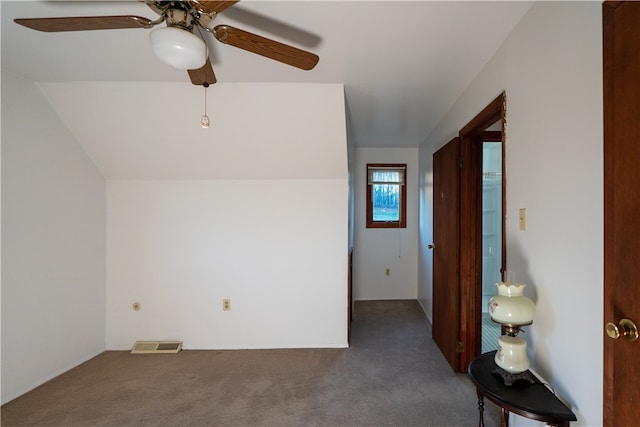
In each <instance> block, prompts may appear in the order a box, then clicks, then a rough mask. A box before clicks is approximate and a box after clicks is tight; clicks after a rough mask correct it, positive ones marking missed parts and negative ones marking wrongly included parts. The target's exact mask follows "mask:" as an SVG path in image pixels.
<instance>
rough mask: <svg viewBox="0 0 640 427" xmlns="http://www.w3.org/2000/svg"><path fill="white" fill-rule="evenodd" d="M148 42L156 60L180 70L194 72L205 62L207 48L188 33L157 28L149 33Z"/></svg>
mask: <svg viewBox="0 0 640 427" xmlns="http://www.w3.org/2000/svg"><path fill="white" fill-rule="evenodd" d="M149 40H150V42H151V48H152V49H153V52H154V53H155V54H156V56H157V57H158V59H160V60H161V61H162V62H164V63H166V64H169V65H171V66H173V67H175V68H178V69H180V70H196V69H198V68H200V67H202V66H203V65H204V64H205V62H206V61H207V46H206V45H205V43H204V41H203V40H202V39H201V38H200V37H198V36H196V35H195V34H193V33H190V32H189V31H186V30H183V29H180V28H175V27H158V28H155V29H153V30H152V31H151V33H150V34H149Z"/></svg>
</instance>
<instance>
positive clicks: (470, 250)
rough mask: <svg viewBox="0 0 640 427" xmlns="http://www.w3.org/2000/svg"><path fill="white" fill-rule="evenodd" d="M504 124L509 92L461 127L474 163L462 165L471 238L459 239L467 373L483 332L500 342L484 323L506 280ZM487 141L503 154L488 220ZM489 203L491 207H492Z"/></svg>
mask: <svg viewBox="0 0 640 427" xmlns="http://www.w3.org/2000/svg"><path fill="white" fill-rule="evenodd" d="M505 128H506V95H505V93H502V94H500V95H499V96H498V97H497V98H496V99H494V100H493V101H492V102H491V103H490V104H489V105H487V107H485V108H484V109H483V110H482V111H481V112H480V113H478V115H477V116H476V117H474V118H473V119H472V120H471V121H470V122H469V123H468V124H467V125H466V126H464V127H463V128H462V129H461V130H460V144H461V145H460V152H461V155H462V157H463V158H465V159H468V160H469V161H468V165H469V167H464V168H462V169H461V176H460V236H466V237H465V238H464V239H463V238H461V239H460V335H461V341H462V342H463V343H465V348H466V351H465V352H463V353H462V354H461V358H460V368H461V369H460V370H461V371H462V372H464V371H466V369H467V367H468V366H469V363H471V361H472V360H473V359H474V358H475V357H476V356H478V355H479V354H481V353H482V352H483V346H482V337H483V330H484V331H485V333H486V334H487V335H488V334H489V333H491V335H492V338H488V339H487V341H489V340H491V341H493V342H495V343H497V338H495V339H494V338H493V336H495V332H496V330H495V329H494V327H493V325H492V324H491V323H492V322H491V321H490V320H489V321H488V322H486V321H485V322H484V327H483V311H485V310H486V304H485V303H484V302H485V301H484V299H485V298H483V296H484V295H485V294H486V295H489V294H494V293H495V289H496V288H495V283H496V282H498V281H500V280H501V279H502V275H503V274H504V271H505V268H506V261H507V257H506V237H505V214H506V202H505V194H506V192H505V190H506V182H505V181H506V180H505V174H504V172H505V136H506V135H505ZM486 143H487V144H488V143H496V144H497V145H494V146H491V147H492V148H490V149H491V150H495V151H496V153H492V154H494V155H497V153H498V152H499V153H500V156H499V161H498V163H499V165H500V169H499V170H495V171H487V173H488V172H498V173H500V175H499V178H498V176H497V175H496V174H491V175H494V176H493V178H494V181H495V182H494V184H495V185H494V193H496V194H495V196H496V197H494V199H495V200H493V203H492V205H493V206H492V208H491V209H492V210H494V213H493V215H494V216H495V217H496V218H495V219H494V220H493V221H489V220H488V218H484V213H485V212H484V209H485V206H484V203H483V202H484V200H485V199H487V198H489V197H488V196H487V195H485V194H484V192H483V186H484V184H485V181H487V180H484V179H483V175H484V173H485V172H484V166H485V163H488V162H489V159H490V158H491V155H490V154H489V153H488V152H487V153H486V155H485V149H484V148H485V144H486ZM487 147H490V146H489V145H487ZM485 160H486V162H485ZM494 161H496V160H494ZM493 169H496V168H493ZM498 182H499V183H500V187H499V190H498V186H497V183H498ZM498 192H499V194H500V201H499V203H498V201H497V199H498V198H497V193H498ZM486 207H487V208H488V205H487V206H486ZM485 219H487V221H485ZM490 228H493V229H494V230H493V232H492V233H486V234H487V235H489V234H492V236H485V232H486V231H488V230H489V229H490ZM485 237H488V239H485ZM496 239H497V240H496ZM489 241H493V242H494V243H493V246H492V247H491V250H488V248H485V246H487V245H488V242H489ZM498 248H500V250H499V251H498ZM485 249H486V250H485ZM498 252H499V254H498ZM489 264H492V265H489ZM496 268H497V271H496ZM483 282H484V283H483ZM491 289H492V291H490V290H491ZM487 351H490V350H487Z"/></svg>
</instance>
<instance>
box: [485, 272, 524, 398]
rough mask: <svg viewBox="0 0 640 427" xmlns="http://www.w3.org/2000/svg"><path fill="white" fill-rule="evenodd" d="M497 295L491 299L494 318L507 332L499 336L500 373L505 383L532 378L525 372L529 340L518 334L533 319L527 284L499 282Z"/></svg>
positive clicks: (490, 308)
mask: <svg viewBox="0 0 640 427" xmlns="http://www.w3.org/2000/svg"><path fill="white" fill-rule="evenodd" d="M496 286H497V287H498V295H494V296H493V297H491V299H490V300H489V313H490V315H491V319H492V320H493V321H494V322H496V323H499V324H500V325H502V327H503V328H502V329H503V331H504V335H502V336H500V338H498V351H497V352H496V356H495V362H496V365H498V369H497V370H496V371H494V372H495V373H497V374H499V375H500V376H501V377H502V379H503V380H504V383H505V384H506V385H511V384H512V383H513V382H514V381H516V380H519V379H523V380H530V378H529V376H528V375H525V374H524V372H525V371H526V370H527V369H529V357H528V356H527V342H526V341H525V340H524V339H522V338H520V337H518V336H517V335H518V332H520V328H521V327H523V326H527V325H531V324H532V323H533V314H534V312H535V305H534V303H533V301H531V300H530V299H529V298H527V297H526V296H524V295H523V292H524V288H525V286H526V285H525V284H524V283H516V282H498V283H496Z"/></svg>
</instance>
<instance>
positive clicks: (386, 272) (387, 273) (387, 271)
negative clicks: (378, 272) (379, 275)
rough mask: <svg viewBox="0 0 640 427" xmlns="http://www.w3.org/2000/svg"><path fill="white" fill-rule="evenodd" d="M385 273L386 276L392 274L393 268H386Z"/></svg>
mask: <svg viewBox="0 0 640 427" xmlns="http://www.w3.org/2000/svg"><path fill="white" fill-rule="evenodd" d="M384 275H385V276H391V269H390V268H385V269H384Z"/></svg>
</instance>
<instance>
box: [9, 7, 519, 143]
mask: <svg viewBox="0 0 640 427" xmlns="http://www.w3.org/2000/svg"><path fill="white" fill-rule="evenodd" d="M530 6H531V2H528V1H526V2H525V1H515V2H508V1H470V2H459V1H441V2H437V1H408V2H400V1H250V0H244V1H241V2H240V3H238V4H237V5H235V6H233V7H231V8H230V9H227V11H225V12H223V13H222V14H221V16H219V17H217V18H216V21H217V23H227V24H230V25H234V26H237V27H240V28H242V29H246V30H248V31H251V32H255V33H258V34H261V35H264V36H267V37H271V38H274V39H277V40H280V41H283V42H285V43H287V44H292V45H294V46H297V47H300V48H303V49H305V50H309V51H312V52H314V53H317V54H318V55H319V56H320V62H319V63H318V65H317V66H316V68H315V69H313V70H311V71H301V70H298V69H296V68H292V67H289V66H286V65H282V64H280V63H278V62H274V61H271V60H268V59H266V58H263V57H260V56H256V55H253V54H251V53H248V52H245V51H242V50H240V49H237V48H234V47H231V46H227V45H223V44H221V43H219V42H218V41H216V40H214V39H213V38H212V36H211V35H209V34H206V36H207V37H209V38H210V40H209V45H210V52H211V57H212V62H213V65H214V70H215V73H216V76H217V79H218V82H229V83H232V82H284V83H297V82H300V83H343V84H344V86H345V93H346V103H347V112H348V129H349V138H350V141H351V142H352V143H353V144H354V145H356V146H359V147H393V146H397V147H417V146H419V145H420V144H421V143H422V142H424V140H425V139H426V137H427V136H428V135H429V133H430V131H431V130H432V129H433V127H434V126H435V125H436V124H437V123H438V121H439V120H440V119H441V118H442V117H443V116H444V114H445V113H446V112H447V110H448V109H449V108H450V107H451V105H452V104H453V103H454V101H455V100H456V99H457V97H458V96H459V95H460V94H461V93H462V91H463V90H464V89H465V88H466V87H467V86H468V85H469V84H470V82H471V81H472V79H473V78H474V77H475V76H476V75H477V74H478V72H479V71H480V70H481V69H482V67H483V66H484V64H486V63H487V61H488V60H489V58H490V57H491V56H492V55H493V53H494V52H495V51H496V50H497V49H498V47H499V46H500V45H501V43H502V42H503V41H504V39H505V38H506V37H507V35H508V34H509V33H510V32H511V30H512V29H513V28H514V27H515V25H516V24H517V23H518V21H519V20H520V19H521V18H522V16H523V15H524V14H525V13H526V12H527V10H528V9H529V7H530ZM1 7H2V9H1V12H2V27H1V30H2V69H3V70H6V71H9V72H11V73H13V74H16V75H20V76H22V77H24V78H27V79H30V80H33V81H36V82H72V81H128V82H137V81H141V82H163V81H170V82H185V83H188V84H190V83H189V79H188V76H187V73H186V72H183V71H179V70H175V69H173V68H171V67H170V66H167V65H164V64H162V63H161V62H159V60H158V59H156V58H155V57H154V55H153V53H152V52H151V48H150V46H149V44H148V32H149V30H144V29H128V30H106V31H83V32H66V33H43V32H39V31H34V30H29V29H26V28H24V27H21V26H19V25H17V24H15V23H13V22H12V21H13V19H14V18H18V17H22V18H26V17H55V16H90V15H128V14H131V15H139V16H144V17H148V18H150V19H155V18H156V15H155V14H154V13H153V12H152V11H151V10H150V9H149V8H148V7H147V6H146V5H145V4H144V3H141V2H135V1H111V2H107V1H93V2H77V1H70V2H63V1H4V0H3V1H2V2H1ZM113 125H114V126H118V124H117V123H114V124H113Z"/></svg>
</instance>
